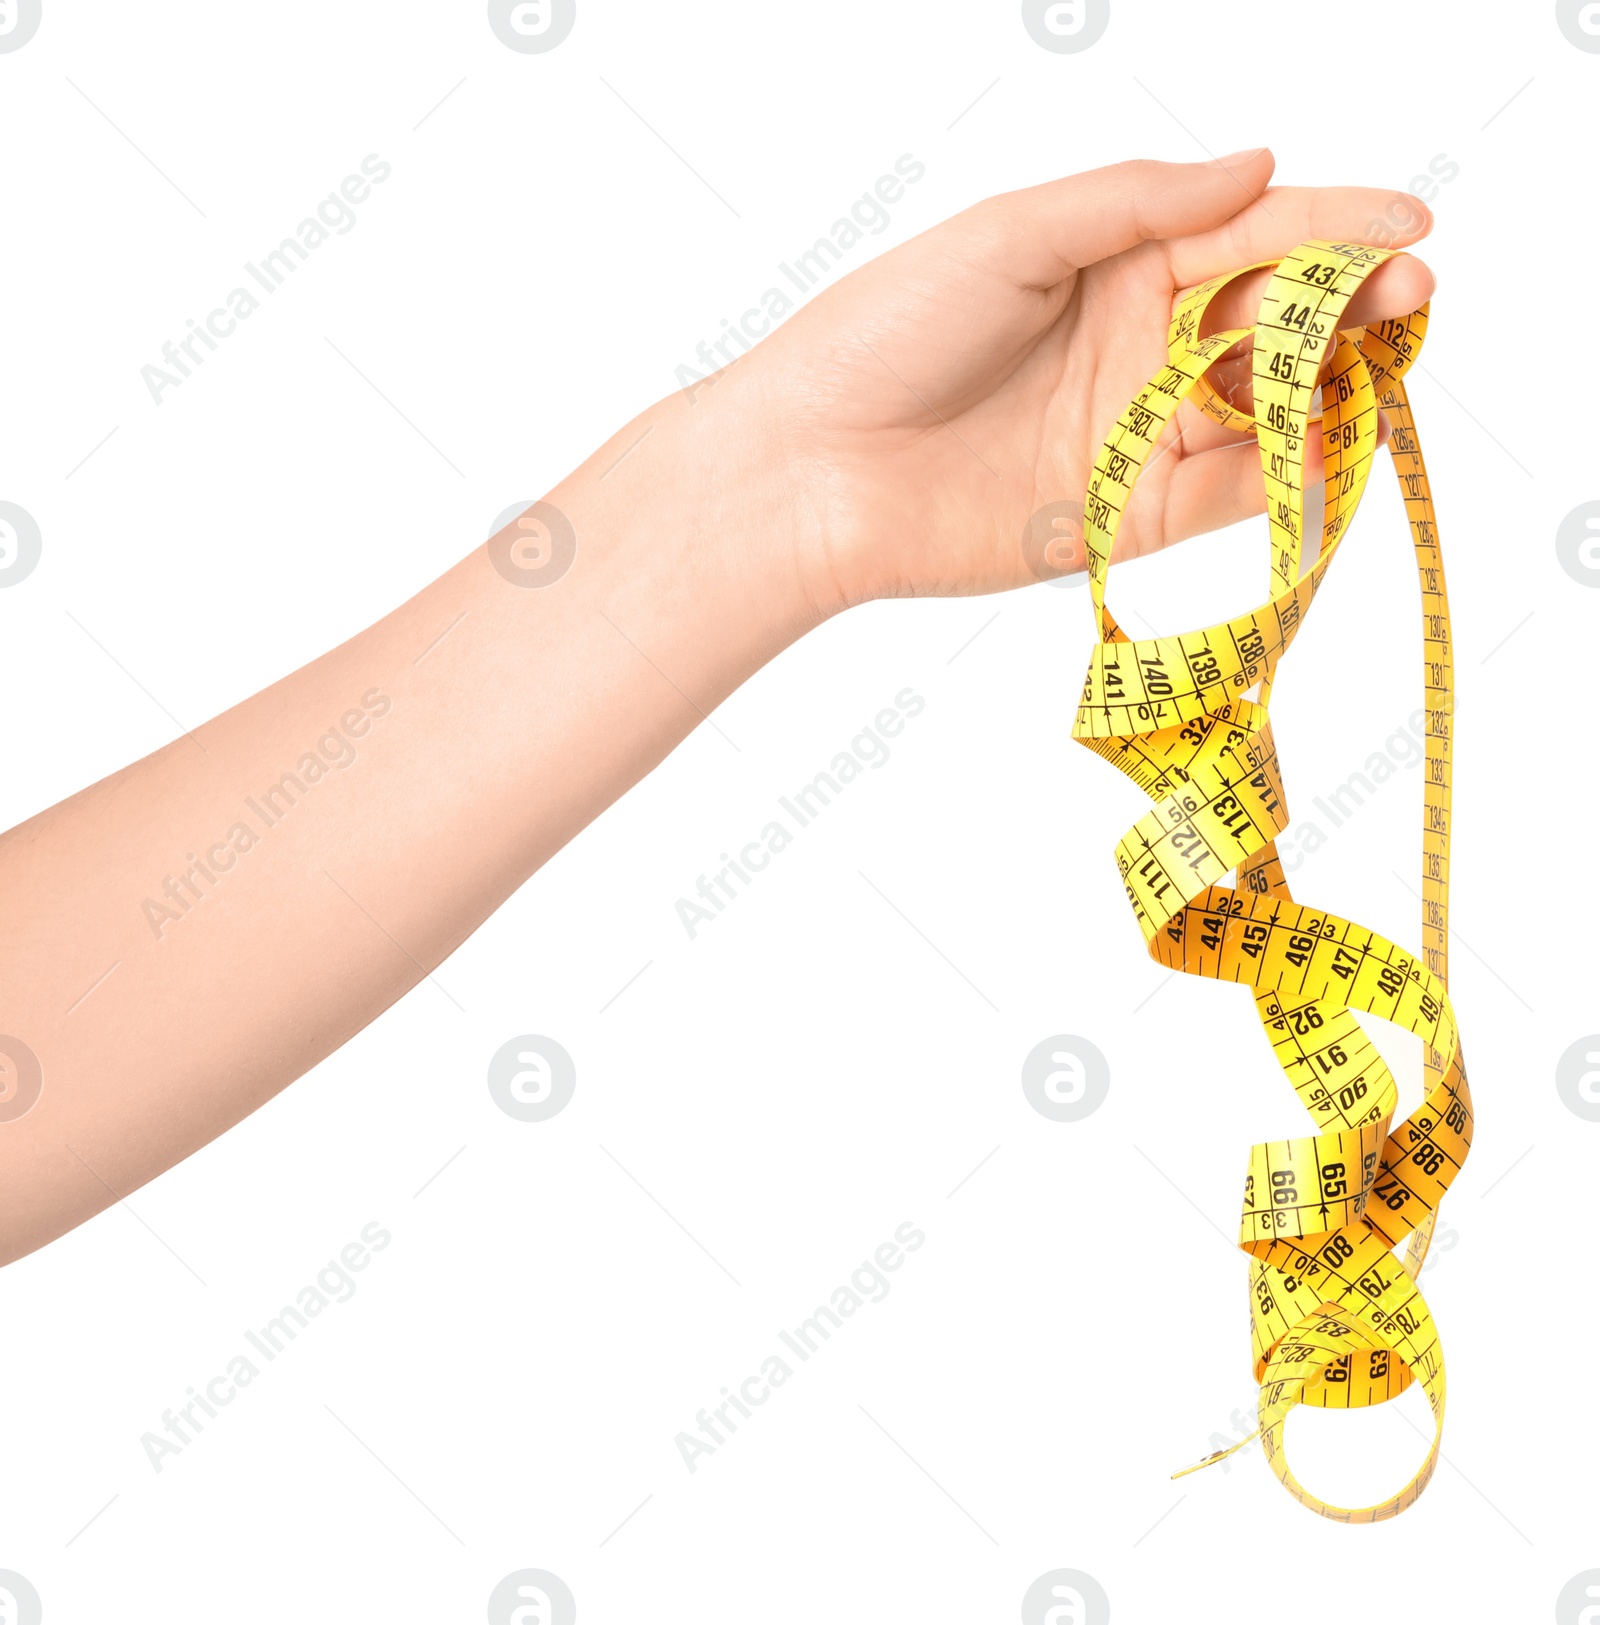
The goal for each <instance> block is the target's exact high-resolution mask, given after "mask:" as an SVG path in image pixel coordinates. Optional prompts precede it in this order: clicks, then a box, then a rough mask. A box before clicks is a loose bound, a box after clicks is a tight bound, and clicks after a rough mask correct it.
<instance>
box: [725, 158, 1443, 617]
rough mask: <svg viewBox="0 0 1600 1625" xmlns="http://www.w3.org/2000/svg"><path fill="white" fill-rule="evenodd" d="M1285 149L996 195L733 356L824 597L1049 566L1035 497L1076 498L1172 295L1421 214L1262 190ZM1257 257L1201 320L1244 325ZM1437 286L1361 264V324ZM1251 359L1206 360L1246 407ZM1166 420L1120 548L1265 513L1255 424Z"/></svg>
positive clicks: (942, 589)
mask: <svg viewBox="0 0 1600 1625" xmlns="http://www.w3.org/2000/svg"><path fill="white" fill-rule="evenodd" d="M1272 168H1273V159H1272V155H1271V153H1270V152H1268V151H1267V150H1266V149H1265V148H1262V149H1261V150H1259V151H1256V152H1250V153H1242V154H1237V155H1234V156H1232V157H1228V158H1223V159H1218V160H1216V161H1215V162H1214V163H1204V164H1165V163H1153V162H1134V163H1126V164H1117V165H1114V166H1112V167H1111V168H1108V169H1098V170H1092V171H1090V172H1089V173H1087V174H1083V175H1075V176H1071V177H1069V178H1067V179H1065V180H1059V181H1052V182H1049V183H1048V184H1046V185H1043V186H1035V187H1031V188H1028V189H1027V190H1025V191H1020V192H1011V193H1007V194H1005V195H1003V196H1000V197H995V198H990V199H989V200H987V201H986V202H983V203H980V204H978V205H976V206H975V207H974V208H971V209H968V210H967V211H966V212H965V213H964V214H960V215H957V216H956V217H955V218H954V219H952V220H947V221H945V222H944V223H943V224H942V225H939V226H935V227H934V228H933V229H932V230H931V231H927V232H924V233H923V234H922V235H921V236H920V237H916V238H914V239H913V240H912V241H911V242H909V243H906V244H904V245H903V246H901V247H900V248H897V249H894V250H893V251H892V252H890V253H888V254H885V255H883V256H882V257H881V258H880V259H878V260H875V261H873V262H872V263H871V264H870V265H866V266H863V267H862V268H861V269H860V270H858V271H856V272H854V273H853V274H851V275H850V276H848V277H846V278H845V279H844V280H843V281H841V282H839V283H838V284H837V285H836V286H834V287H833V288H831V289H829V290H828V291H827V292H826V293H824V294H822V295H820V296H819V297H818V298H817V299H816V300H814V301H813V302H812V303H811V304H810V305H808V306H807V307H806V308H805V309H804V310H802V311H801V312H800V313H799V314H797V315H796V316H795V317H794V318H793V319H792V320H791V321H790V322H789V323H788V324H787V325H785V326H784V327H783V328H781V329H780V330H779V331H778V332H777V333H776V334H774V335H773V337H772V338H770V339H769V340H767V341H766V342H765V343H763V344H762V345H760V346H759V347H758V348H757V349H756V350H755V351H754V352H753V353H752V354H751V355H750V356H749V357H748V358H746V359H745V360H743V361H741V363H740V364H739V365H738V366H737V367H736V368H735V369H733V372H732V374H731V375H730V377H729V378H728V379H727V380H726V382H725V383H724V385H723V386H722V387H721V388H719V390H718V394H719V395H722V396H723V397H724V398H723V399H721V400H719V401H718V406H719V407H732V408H735V409H736V410H739V411H741V412H754V413H756V414H758V415H759V416H760V418H761V419H762V420H763V424H764V427H765V429H766V431H767V432H768V434H769V436H770V438H769V439H768V442H767V443H768V444H769V446H771V447H772V448H773V450H772V456H773V459H774V461H775V462H777V461H781V463H782V464H783V467H784V469H785V471H786V472H785V474H784V476H783V477H784V480H785V482H786V484H787V488H788V494H789V505H790V506H791V508H792V511H793V512H794V514H795V515H796V529H797V540H796V547H797V550H798V568H799V571H800V574H801V577H802V579H803V580H805V581H806V583H807V590H808V591H809V592H810V594H811V596H812V598H813V601H814V602H815V604H816V605H817V607H818V609H819V611H820V612H821V613H829V612H831V611H833V610H836V609H840V608H843V607H845V606H847V605H849V604H852V603H858V602H861V601H863V600H866V599H870V598H876V597H885V596H902V595H912V594H954V593H980V592H995V591H998V590H1000V589H1003V588H1006V587H1015V586H1021V585H1025V584H1026V583H1027V582H1029V581H1032V580H1035V579H1038V576H1037V574H1035V573H1034V572H1033V571H1031V570H1030V567H1029V563H1028V560H1027V558H1026V556H1025V552H1024V548H1023V535H1024V532H1025V529H1026V527H1027V525H1028V521H1029V519H1030V516H1031V515H1033V514H1034V513H1035V512H1036V511H1037V510H1038V509H1040V508H1041V507H1043V506H1044V505H1045V504H1046V503H1050V502H1053V501H1059V500H1063V499H1070V500H1078V501H1081V500H1082V497H1083V493H1084V488H1085V486H1086V484H1087V481H1088V477H1089V473H1090V470H1091V468H1092V465H1093V462H1094V458H1095V456H1096V454H1097V453H1098V451H1099V448H1100V445H1101V442H1102V441H1103V439H1104V438H1105V435H1106V433H1107V432H1108V430H1109V429H1110V426H1111V424H1112V422H1113V420H1114V419H1115V417H1116V415H1117V414H1118V413H1119V412H1120V411H1121V410H1122V409H1123V407H1124V406H1125V405H1126V404H1127V402H1128V401H1129V400H1130V399H1131V398H1132V397H1133V395H1134V394H1135V393H1136V392H1137V391H1138V390H1139V388H1140V387H1141V386H1142V385H1143V384H1144V382H1145V381H1146V380H1147V379H1148V378H1149V377H1150V376H1151V375H1152V374H1153V373H1154V372H1155V371H1156V369H1157V368H1158V367H1159V366H1160V365H1161V363H1162V362H1163V360H1164V359H1165V356H1166V336H1167V325H1168V322H1169V321H1170V319H1171V315H1172V309H1173V304H1174V294H1175V290H1179V289H1184V288H1189V287H1192V286H1194V285H1195V284H1196V283H1199V282H1203V281H1205V280H1206V279H1207V278H1208V277H1212V276H1215V275H1217V274H1219V273H1223V272H1227V271H1231V270H1236V269H1238V268H1240V267H1243V266H1246V265H1250V264H1253V263H1255V262H1256V261H1259V260H1269V259H1275V258H1277V257H1279V256H1281V255H1283V254H1285V253H1287V252H1288V251H1289V250H1290V249H1292V248H1293V247H1295V245H1296V244H1298V243H1300V242H1302V241H1304V240H1305V239H1306V238H1311V237H1325V238H1332V239H1335V240H1350V241H1358V242H1371V241H1372V240H1373V239H1372V235H1371V233H1372V228H1373V222H1375V221H1383V222H1385V227H1384V230H1383V233H1382V235H1383V238H1384V241H1383V242H1382V244H1381V246H1384V247H1396V246H1403V245H1404V244H1407V243H1411V242H1415V241H1416V240H1417V239H1418V238H1420V237H1422V236H1424V235H1425V234H1426V233H1427V232H1428V230H1429V229H1430V227H1431V225H1432V220H1431V218H1430V216H1429V214H1428V211H1427V209H1426V208H1425V207H1424V205H1423V204H1422V203H1421V202H1420V201H1418V200H1417V199H1416V198H1414V197H1412V196H1411V195H1410V194H1408V193H1399V194H1396V193H1391V192H1385V191H1374V190H1369V189H1365V188H1360V187H1324V188H1305V187H1285V188H1278V189H1274V190H1270V191H1269V190H1267V189H1266V188H1267V180H1268V178H1269V177H1270V175H1271V173H1272ZM1397 218H1399V219H1404V220H1406V221H1408V222H1409V223H1410V224H1409V226H1408V227H1403V228H1401V229H1399V230H1398V231H1396V230H1395V229H1394V226H1393V222H1394V221H1395V220H1396V219H1397ZM1267 274H1268V273H1266V272H1261V273H1258V274H1257V275H1255V276H1252V277H1248V278H1241V279H1240V281H1239V282H1237V283H1236V284H1234V285H1233V286H1232V287H1231V288H1229V289H1228V290H1226V291H1225V293H1224V294H1223V295H1222V296H1221V297H1220V298H1219V300H1218V302H1217V304H1215V305H1214V306H1213V307H1212V309H1213V317H1214V320H1213V322H1212V328H1211V330H1217V329H1220V328H1223V327H1234V326H1246V325H1248V324H1249V323H1250V322H1251V321H1252V320H1253V317H1254V312H1255V309H1256V306H1257V304H1258V302H1259V300H1260V296H1261V291H1262V289H1263V287H1264V285H1265V281H1266V277H1267ZM1432 287H1433V278H1432V275H1431V273H1430V272H1429V271H1428V269H1427V267H1426V266H1424V265H1423V264H1421V263H1420V262H1419V261H1417V260H1415V259H1413V258H1411V257H1410V256H1408V255H1401V256H1399V257H1397V258H1396V259H1394V260H1392V261H1390V262H1389V263H1387V264H1386V265H1384V266H1383V267H1381V268H1380V269H1379V270H1378V271H1376V272H1375V273H1374V274H1373V275H1372V276H1371V277H1370V278H1369V279H1368V281H1367V282H1366V284H1365V285H1364V287H1363V288H1362V290H1361V292H1360V293H1359V294H1358V295H1357V296H1356V298H1355V299H1354V300H1353V301H1352V302H1351V305H1350V316H1349V325H1351V326H1356V325H1360V324H1365V323H1370V322H1373V321H1377V320H1380V319H1383V318H1385V317H1398V316H1403V315H1405V314H1407V313H1408V312H1410V311H1412V310H1415V309H1416V308H1417V306H1418V305H1420V304H1422V303H1423V302H1424V301H1425V300H1426V299H1427V298H1428V296H1429V294H1430V292H1431V291H1432ZM1249 367H1250V357H1249V355H1248V354H1241V355H1240V356H1238V358H1237V359H1236V360H1234V361H1231V362H1227V363H1223V364H1222V366H1221V367H1220V368H1218V369H1214V371H1213V377H1218V375H1219V374H1221V381H1222V383H1223V385H1224V387H1225V388H1228V389H1230V390H1232V391H1233V392H1234V393H1233V398H1234V399H1235V400H1236V401H1237V402H1238V403H1239V404H1241V405H1245V406H1248V386H1249ZM730 386H731V387H730ZM729 396H732V397H734V398H733V399H729V398H728V397H729ZM736 403H737V405H736ZM1175 430H1176V432H1175V433H1174V426H1169V430H1168V434H1167V437H1166V442H1167V443H1166V444H1164V446H1163V447H1162V448H1158V450H1157V453H1156V457H1155V459H1154V460H1153V461H1152V463H1151V464H1150V465H1148V468H1147V472H1146V474H1145V476H1144V477H1143V478H1142V479H1141V481H1140V483H1139V487H1138V495H1137V496H1136V498H1135V500H1134V502H1133V504H1132V505H1131V506H1130V508H1129V510H1128V515H1127V518H1126V520H1125V521H1124V523H1123V525H1122V528H1121V533H1120V535H1119V537H1118V544H1117V557H1119V558H1122V557H1131V556H1137V555H1139V554H1144V553H1150V552H1154V551H1155V550H1156V549H1158V548H1161V547H1165V546H1166V545H1167V544H1168V543H1170V542H1175V541H1178V540H1181V539H1182V538H1184V537H1186V536H1193V535H1196V534H1198V533H1200V532H1202V531H1207V530H1214V529H1216V528H1218V527H1220V526H1223V525H1227V524H1230V523H1232V522H1233V521H1235V520H1238V519H1242V518H1246V517H1248V516H1250V515H1252V514H1257V513H1260V512H1262V511H1263V508H1264V503H1265V499H1264V495H1263V488H1262V483H1261V472H1260V461H1259V457H1258V454H1257V451H1256V445H1255V440H1254V437H1253V436H1243V435H1239V434H1233V433H1230V432H1228V431H1227V430H1225V429H1223V428H1222V427H1221V426H1220V425H1218V424H1217V423H1216V422H1214V421H1213V420H1211V419H1208V418H1206V417H1204V416H1203V415H1201V414H1200V413H1198V412H1196V411H1195V410H1194V409H1192V408H1191V407H1189V406H1188V405H1185V406H1184V407H1183V408H1182V409H1181V410H1180V412H1179V414H1178V416H1177V418H1176V420H1175ZM1312 450H1313V457H1312V458H1311V459H1310V460H1309V461H1308V474H1309V476H1310V478H1312V479H1315V478H1316V477H1317V468H1318V465H1319V462H1320V452H1319V451H1318V450H1317V448H1316V447H1315V445H1313V448H1312ZM1072 562H1073V563H1075V564H1076V565H1077V566H1079V567H1081V565H1082V563H1083V560H1082V557H1081V549H1080V556H1079V557H1078V558H1077V559H1075V560H1074V561H1072Z"/></svg>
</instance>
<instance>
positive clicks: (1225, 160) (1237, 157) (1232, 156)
mask: <svg viewBox="0 0 1600 1625" xmlns="http://www.w3.org/2000/svg"><path fill="white" fill-rule="evenodd" d="M1266 150H1267V149H1266V148H1265V147H1246V148H1245V149H1244V151H1243V152H1230V153H1228V154H1227V155H1226V156H1225V157H1222V158H1213V159H1212V160H1211V162H1212V163H1214V164H1216V165H1217V166H1218V167H1219V168H1221V169H1226V168H1227V167H1228V165H1229V164H1242V163H1244V162H1246V161H1247V160H1248V159H1251V158H1259V157H1260V156H1261V154H1262V153H1264V152H1265V151H1266Z"/></svg>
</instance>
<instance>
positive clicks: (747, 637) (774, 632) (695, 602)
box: [546, 372, 844, 697]
mask: <svg viewBox="0 0 1600 1625" xmlns="http://www.w3.org/2000/svg"><path fill="white" fill-rule="evenodd" d="M759 396H760V384H759V381H758V380H757V379H755V378H754V377H752V378H750V379H749V380H748V381H746V380H745V379H741V378H738V377H737V375H736V374H735V373H732V372H730V373H728V374H724V375H722V376H721V377H720V378H719V379H718V380H717V381H716V382H715V384H706V385H702V386H700V388H699V389H698V390H697V391H696V392H695V394H694V396H693V397H692V398H691V397H690V396H689V394H688V393H687V392H686V391H675V392H674V393H673V394H671V395H669V396H667V397H665V398H664V399H662V400H660V401H657V402H656V403H655V404H654V405H652V406H650V407H648V408H646V410H645V411H644V412H642V413H640V415H639V416H638V417H636V418H635V419H633V421H632V422H631V423H628V424H626V425H624V426H623V427H622V428H621V429H619V430H618V431H617V433H616V434H614V435H613V436H612V437H611V439H610V440H608V441H607V442H606V443H605V444H604V445H602V446H600V447H599V448H598V449H597V450H596V451H595V452H594V453H593V454H592V455H591V456H590V457H589V458H587V459H586V460H585V461H584V462H583V463H582V464H581V465H579V467H578V468H576V469H574V470H573V471H572V473H571V474H569V475H567V476H566V477H565V478H564V479H563V480H562V481H561V482H560V483H559V484H558V485H557V486H555V487H554V488H553V489H552V490H551V492H550V493H549V495H548V497H547V498H546V501H548V502H549V503H550V504H551V505H553V506H554V507H555V508H556V509H557V510H558V511H559V513H560V514H561V516H563V517H564V518H565V519H566V520H567V522H568V523H569V524H570V525H571V527H572V533H573V540H574V543H575V551H574V556H573V561H572V568H571V572H570V573H571V584H572V588H573V589H574V591H575V592H577V593H579V594H581V595H583V596H584V597H586V598H592V600H593V602H594V603H595V604H596V605H597V606H598V607H600V608H601V609H607V608H608V607H609V608H614V609H616V610H618V611H620V612H622V613H625V614H626V616H627V617H628V619H629V621H631V622H632V623H633V624H634V625H635V626H641V627H646V628H648V629H649V630H650V633H651V635H652V636H661V635H665V636H666V638H667V639H668V641H676V636H675V634H674V632H673V628H674V627H681V629H682V632H683V634H684V635H686V636H689V637H691V638H693V639H694V640H695V642H696V643H697V644H699V643H700V639H701V638H702V637H704V636H707V635H711V634H713V633H714V632H717V631H720V633H721V636H720V637H718V638H717V641H718V642H719V643H723V644H724V645H725V646H726V647H727V652H728V653H729V655H730V656H732V657H733V665H734V668H735V669H737V670H738V671H739V673H740V674H739V675H738V676H737V677H735V678H734V679H733V682H732V683H730V684H729V687H730V688H731V687H733V686H737V683H738V682H740V681H743V679H744V677H745V676H748V675H749V673H750V672H751V671H754V670H756V669H757V668H758V667H760V666H761V665H763V664H764V663H765V662H766V661H767V660H770V659H771V658H772V657H773V656H775V655H777V654H779V653H780V652H781V651H782V650H783V649H785V648H787V647H788V645H789V644H791V643H793V642H795V641H796V640H797V639H798V638H800V637H802V636H804V634H805V633H806V632H808V631H810V630H811V629H812V628H813V627H815V626H817V625H818V624H820V623H821V622H822V621H823V620H826V619H827V618H828V617H829V616H830V615H832V614H834V613H836V612H837V610H839V609H841V608H843V607H844V602H843V600H842V598H841V596H840V595H839V594H838V593H837V592H836V591H835V590H834V589H833V587H832V584H831V583H826V582H824V583H820V584H819V582H818V581H817V580H816V577H815V572H814V569H813V561H814V559H815V557H816V551H817V550H816V548H815V545H814V540H813V535H814V531H815V529H816V526H815V520H814V517H813V516H812V515H811V513H810V512H809V511H808V505H807V503H806V501H805V498H804V494H803V487H802V485H801V482H800V480H799V479H798V477H797V475H796V471H795V466H794V459H793V457H792V455H791V453H790V452H786V449H785V447H784V446H783V445H782V444H781V439H782V436H781V432H780V431H779V429H778V428H777V427H776V424H775V422H774V417H775V414H774V413H772V412H770V411H768V410H766V409H765V408H764V406H763V403H762V402H761V400H760V399H759ZM791 450H792V449H791ZM618 618H619V620H620V619H621V614H619V616H618ZM700 647H701V649H702V650H704V645H703V644H701V645H700ZM704 652H705V653H707V654H709V653H710V651H709V650H704ZM719 697H720V696H719Z"/></svg>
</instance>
